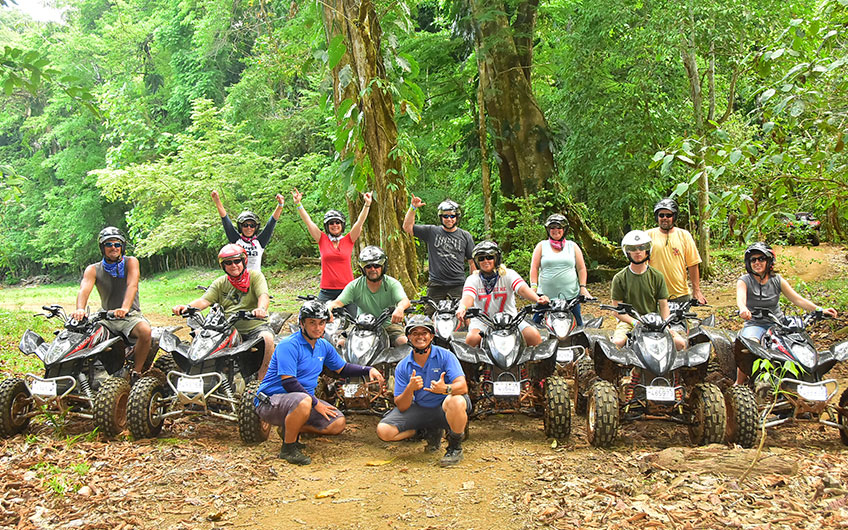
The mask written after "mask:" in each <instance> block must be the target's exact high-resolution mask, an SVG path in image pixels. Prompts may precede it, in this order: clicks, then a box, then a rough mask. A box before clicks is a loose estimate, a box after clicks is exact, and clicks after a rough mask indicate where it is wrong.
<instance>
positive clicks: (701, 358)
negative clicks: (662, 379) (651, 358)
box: [670, 342, 711, 371]
mask: <svg viewBox="0 0 848 530" xmlns="http://www.w3.org/2000/svg"><path fill="white" fill-rule="evenodd" d="M710 350H711V345H710V343H709V342H701V343H699V344H695V345H693V346H690V347H688V348H686V349H685V350H683V351H679V352H677V356H676V357H675V359H674V364H672V365H671V370H670V371H674V370H677V369H678V368H681V367H683V366H686V367H688V368H695V367H696V366H701V365H702V364H706V363H707V361H708V360H709V358H710Z"/></svg>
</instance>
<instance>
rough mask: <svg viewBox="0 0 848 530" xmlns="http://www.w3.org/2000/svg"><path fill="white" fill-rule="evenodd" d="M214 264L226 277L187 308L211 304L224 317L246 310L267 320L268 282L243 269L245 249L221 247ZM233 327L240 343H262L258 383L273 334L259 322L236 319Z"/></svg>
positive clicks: (178, 308) (176, 308)
mask: <svg viewBox="0 0 848 530" xmlns="http://www.w3.org/2000/svg"><path fill="white" fill-rule="evenodd" d="M218 263H220V264H221V268H222V269H224V272H225V273H226V274H224V275H223V276H221V277H220V278H218V279H216V280H215V281H214V282H212V285H210V286H209V288H208V289H206V292H205V293H204V294H203V296H201V297H200V298H198V299H197V300H193V301H192V302H190V303H189V304H188V305H189V306H191V307H196V308H197V309H206V308H207V307H209V306H211V305H212V304H220V305H221V307H222V308H223V310H224V314H225V315H227V316H230V315H231V314H233V313H235V312H236V311H250V312H252V313H253V316H255V317H257V318H265V317H267V316H268V304H269V302H270V301H271V299H270V297H269V296H268V282H266V281H265V276H264V275H263V274H262V273H261V272H259V271H254V270H248V269H247V253H246V252H245V250H244V249H243V248H242V247H240V246H238V245H235V244H233V243H230V244H229V245H224V247H223V248H222V249H221V251H220V252H218ZM185 308H186V306H184V305H178V306H174V308H173V311H174V314H175V315H180V314H182V312H183V311H184V310H185ZM235 328H236V329H237V330H238V332H239V334H240V335H241V338H242V340H247V341H249V340H253V339H254V338H256V337H261V338H262V339H263V340H264V341H265V357H264V359H262V367H261V368H259V379H260V380H261V379H262V378H263V377H265V372H266V371H267V370H268V362H269V361H270V360H271V354H272V353H273V352H274V332H273V331H271V327H270V326H269V325H268V324H267V323H265V322H264V321H262V320H239V321H237V322H236V323H235Z"/></svg>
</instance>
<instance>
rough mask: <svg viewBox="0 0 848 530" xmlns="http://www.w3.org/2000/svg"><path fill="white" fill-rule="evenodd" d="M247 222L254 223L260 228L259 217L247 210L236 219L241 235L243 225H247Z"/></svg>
mask: <svg viewBox="0 0 848 530" xmlns="http://www.w3.org/2000/svg"><path fill="white" fill-rule="evenodd" d="M247 221H253V222H254V223H256V225H257V228H258V227H259V216H258V215H256V214H255V213H253V212H251V211H250V210H245V211H243V212H241V213H240V214H239V215H238V217H236V226H237V228H238V231H239V233H241V225H242V224H244V223H246V222H247Z"/></svg>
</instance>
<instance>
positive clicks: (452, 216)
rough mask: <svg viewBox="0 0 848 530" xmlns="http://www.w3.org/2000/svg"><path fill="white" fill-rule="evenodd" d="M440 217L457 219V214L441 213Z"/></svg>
mask: <svg viewBox="0 0 848 530" xmlns="http://www.w3.org/2000/svg"><path fill="white" fill-rule="evenodd" d="M439 217H441V218H442V219H456V215H453V214H443V215H440V216H439Z"/></svg>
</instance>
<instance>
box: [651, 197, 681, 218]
mask: <svg viewBox="0 0 848 530" xmlns="http://www.w3.org/2000/svg"><path fill="white" fill-rule="evenodd" d="M660 210H668V211H670V212H671V214H672V216H673V217H672V219H673V220H675V221H677V201H675V200H674V199H663V200H661V201H660V202H658V203H656V204H655V205H654V220H655V221H658V220H659V218H658V217H657V213H659V211H660Z"/></svg>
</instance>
